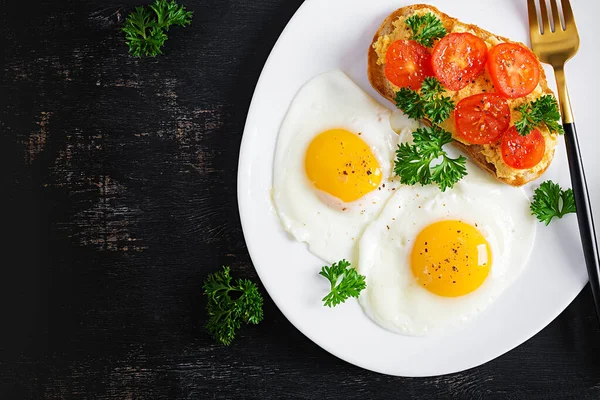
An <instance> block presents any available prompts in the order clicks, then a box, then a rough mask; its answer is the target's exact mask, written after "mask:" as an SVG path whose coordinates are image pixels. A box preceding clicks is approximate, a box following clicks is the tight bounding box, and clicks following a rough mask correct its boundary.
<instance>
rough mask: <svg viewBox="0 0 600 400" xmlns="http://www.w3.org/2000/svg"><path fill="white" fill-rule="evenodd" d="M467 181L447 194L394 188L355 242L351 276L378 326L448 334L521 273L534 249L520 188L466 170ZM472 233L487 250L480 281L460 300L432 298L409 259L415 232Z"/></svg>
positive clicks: (417, 333) (407, 332)
mask: <svg viewBox="0 0 600 400" xmlns="http://www.w3.org/2000/svg"><path fill="white" fill-rule="evenodd" d="M468 172H469V175H468V176H467V177H465V178H464V179H463V180H461V181H460V182H459V183H458V184H456V185H455V187H454V189H452V190H448V191H446V192H441V191H440V190H439V189H438V188H437V187H436V186H424V187H420V186H402V187H400V188H398V189H397V190H396V191H395V193H394V195H393V196H392V197H391V199H390V200H389V201H388V203H387V205H386V207H385V208H384V210H383V211H382V212H381V215H380V216H379V217H378V218H377V219H376V220H374V221H373V222H372V223H371V224H370V225H369V226H368V227H367V228H366V230H365V232H364V234H363V236H362V238H361V240H360V243H359V252H360V257H359V263H358V271H359V273H360V274H363V275H365V276H366V282H367V288H366V289H365V290H363V291H362V293H361V296H360V303H361V305H362V307H363V309H364V311H365V312H366V314H367V315H368V316H369V317H370V318H371V319H372V320H373V321H375V322H376V323H377V324H379V325H380V326H382V327H384V328H386V329H388V330H390V331H393V332H397V333H400V334H404V335H411V336H422V335H430V334H436V333H438V332H440V331H442V329H443V330H444V332H449V330H450V329H451V328H453V327H454V328H457V327H459V326H460V324H461V323H462V322H465V321H468V320H470V319H472V318H473V317H475V316H476V315H477V314H478V313H480V312H481V311H482V310H484V309H485V308H486V307H487V306H489V305H490V304H491V303H492V302H493V301H494V300H495V299H496V298H497V297H498V296H499V295H500V294H501V293H502V292H503V291H504V290H505V289H506V288H507V287H508V286H510V284H511V283H512V282H513V281H514V280H515V279H516V277H517V276H518V275H519V274H520V273H521V271H522V270H523V268H524V266H525V265H526V263H527V259H528V257H529V254H530V252H531V249H532V247H533V242H534V238H535V230H536V223H535V219H534V218H532V216H531V215H530V212H529V200H528V199H527V197H526V196H525V194H524V193H523V191H522V190H521V189H519V188H514V187H511V186H508V185H505V184H502V183H499V182H496V181H493V180H492V179H491V178H490V177H488V176H487V175H486V174H485V173H483V172H481V171H480V170H479V169H478V168H477V167H476V166H474V165H473V164H471V163H469V164H468ZM448 219H452V220H460V221H462V222H465V223H468V224H471V225H473V226H475V227H476V228H477V229H478V230H479V231H480V232H481V233H482V234H483V236H484V237H485V238H486V240H487V241H488V243H489V244H490V247H491V251H492V267H491V270H490V273H489V275H488V277H487V279H486V280H485V281H484V282H483V284H482V285H481V286H480V287H479V288H478V289H476V290H475V291H473V292H471V293H469V294H467V295H464V296H460V297H442V296H438V295H435V294H433V293H431V292H429V291H428V290H426V289H425V288H423V287H422V286H421V285H419V284H418V283H416V281H415V278H414V275H413V273H412V271H411V267H410V254H411V250H412V246H413V243H414V241H415V239H416V237H417V235H418V234H419V232H420V231H421V230H422V229H424V228H425V227H426V226H428V225H430V224H432V223H435V222H438V221H441V220H448Z"/></svg>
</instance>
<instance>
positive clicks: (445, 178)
mask: <svg viewBox="0 0 600 400" xmlns="http://www.w3.org/2000/svg"><path fill="white" fill-rule="evenodd" d="M452 140H453V139H452V135H451V134H450V132H447V131H445V130H443V129H442V128H440V127H439V126H432V127H430V128H419V129H417V130H416V131H415V132H413V144H412V145H410V144H408V143H406V142H405V143H401V144H399V145H398V149H397V150H396V161H395V165H394V173H395V174H396V175H398V176H399V177H400V182H401V183H403V184H406V185H415V184H417V183H420V184H421V185H428V184H431V183H435V184H437V185H438V186H439V187H440V190H441V191H442V192H444V191H446V189H448V188H452V187H453V186H454V184H455V183H456V182H458V181H459V180H461V179H462V178H463V177H464V176H465V175H467V168H466V162H467V159H466V158H465V157H463V156H459V157H457V158H450V157H449V156H448V154H447V153H446V151H445V150H444V149H443V146H444V145H445V144H448V143H451V142H452ZM440 157H441V160H440V162H439V163H438V164H436V165H434V166H432V165H431V164H432V163H433V161H434V160H438V159H440Z"/></svg>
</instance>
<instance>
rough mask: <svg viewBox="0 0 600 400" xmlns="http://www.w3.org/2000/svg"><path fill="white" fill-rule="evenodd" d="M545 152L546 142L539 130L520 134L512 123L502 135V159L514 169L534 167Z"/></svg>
mask: <svg viewBox="0 0 600 400" xmlns="http://www.w3.org/2000/svg"><path fill="white" fill-rule="evenodd" d="M545 152H546V142H545V141H544V136H542V134H541V133H540V131H539V130H537V129H534V130H532V131H531V132H530V133H529V134H528V135H527V136H521V135H520V134H519V132H517V128H515V127H514V125H513V126H512V127H511V128H510V129H508V130H507V131H506V132H505V133H504V135H503V136H502V159H503V160H504V162H505V163H506V164H507V165H508V166H509V167H513V168H516V169H527V168H533V167H535V166H536V165H537V164H538V163H539V162H540V161H542V158H544V153H545Z"/></svg>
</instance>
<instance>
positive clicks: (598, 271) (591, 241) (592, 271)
mask: <svg viewBox="0 0 600 400" xmlns="http://www.w3.org/2000/svg"><path fill="white" fill-rule="evenodd" d="M563 127H564V129H565V142H566V145H567V156H568V159H569V170H570V172H571V184H572V186H573V195H574V197H575V207H577V222H578V223H579V234H580V235H581V244H582V246H583V256H584V258H585V265H586V266H587V270H588V275H589V278H590V287H591V289H592V296H593V297H594V304H595V305H596V318H597V319H598V323H599V324H600V256H599V254H598V244H597V241H596V231H595V229H594V218H593V217H592V205H591V203H590V196H589V193H588V188H587V183H586V180H585V173H584V172H583V163H582V162H581V152H580V150H579V141H578V140H577V131H576V130H575V123H566V124H563Z"/></svg>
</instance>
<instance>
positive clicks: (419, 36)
mask: <svg viewBox="0 0 600 400" xmlns="http://www.w3.org/2000/svg"><path fill="white" fill-rule="evenodd" d="M406 25H408V27H409V28H410V29H411V30H412V35H411V37H410V38H411V39H412V40H415V41H417V42H419V43H421V44H422V45H423V46H425V47H432V46H433V42H434V41H435V40H436V39H439V38H442V37H444V36H446V33H447V32H446V28H444V25H443V24H442V21H441V20H440V19H439V18H438V17H436V16H435V15H434V14H432V13H430V12H428V13H427V14H423V15H418V14H415V15H413V16H411V17H409V18H407V19H406Z"/></svg>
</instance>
